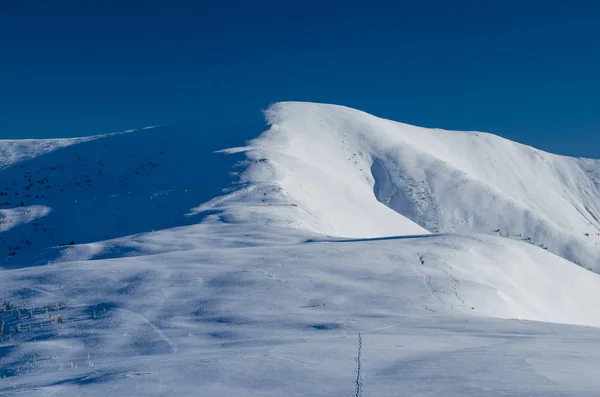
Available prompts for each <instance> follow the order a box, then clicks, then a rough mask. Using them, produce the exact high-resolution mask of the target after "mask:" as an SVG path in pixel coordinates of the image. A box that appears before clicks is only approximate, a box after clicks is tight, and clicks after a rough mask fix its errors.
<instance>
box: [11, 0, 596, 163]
mask: <svg viewBox="0 0 600 397" xmlns="http://www.w3.org/2000/svg"><path fill="white" fill-rule="evenodd" d="M92 3H93V5H92ZM281 100H302V101H318V102H328V103H337V104H343V105H347V106H351V107H356V108H360V109H362V110H365V111H368V112H370V113H373V114H375V115H378V116H382V117H387V118H391V119H394V120H398V121H403V122H407V123H411V124H417V125H423V126H431V127H440V128H447V129H467V130H483V131H490V132H494V133H497V134H499V135H502V136H505V137H507V138H510V139H514V140H518V141H521V142H524V143H527V144H532V145H534V146H537V147H540V148H542V149H545V150H550V151H553V152H558V153H563V154H569V155H576V156H587V157H597V158H600V2H598V1H577V0H574V1H563V0H561V1H554V0H545V1H527V0H521V1H511V0H497V1H496V0H485V1H475V0H472V1H446V0H436V1H426V0H420V1H419V0H414V1H385V2H378V1H355V0H347V1H345V2H341V1H339V2H338V1H327V0H323V1H315V0H304V1H285V0H277V1H270V0H269V1H261V0H256V1H247V0H230V1H225V0H220V1H216V0H215V1H189V0H188V1H178V0H169V1H163V0H161V1H154V0H146V1H139V2H138V1H127V0H123V1H113V0H107V1H60V0H57V1H28V0H19V1H3V2H1V4H0V136H1V137H3V138H7V137H29V136H31V137H34V136H35V137H48V136H75V135H89V134H95V133H102V132H109V131H115V130H122V129H127V128H133V127H140V126H145V125H150V124H163V123H173V122H177V121H183V120H197V121H199V122H200V124H199V125H200V126H202V128H201V129H200V132H199V133H202V134H220V135H223V134H226V135H228V136H229V137H234V138H236V139H237V138H238V137H239V139H240V141H241V140H243V139H245V138H248V137H252V136H254V135H256V134H257V133H258V132H260V131H261V130H262V115H261V113H260V109H261V108H265V107H266V106H267V105H268V104H269V103H271V102H274V101H281Z"/></svg>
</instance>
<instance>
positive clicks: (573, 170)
mask: <svg viewBox="0 0 600 397" xmlns="http://www.w3.org/2000/svg"><path fill="white" fill-rule="evenodd" d="M266 118H267V121H268V123H269V124H271V125H272V126H271V128H270V129H269V130H268V131H266V132H265V133H263V135H262V136H261V137H260V138H258V139H255V140H253V141H251V142H250V143H249V145H248V146H247V147H245V148H239V149H232V150H229V151H228V152H230V153H231V152H236V151H246V153H247V156H248V158H249V159H250V160H251V161H253V162H254V163H253V164H251V165H250V167H249V170H248V171H246V173H245V175H244V177H243V181H244V182H246V183H249V184H250V187H249V188H247V189H244V190H242V191H241V192H240V191H236V192H235V193H234V194H232V195H231V196H229V197H227V196H226V197H225V198H219V199H218V200H217V201H216V202H213V203H209V204H208V205H207V206H204V207H202V209H206V208H211V206H212V208H214V209H225V208H228V209H229V210H230V213H232V214H235V213H239V208H237V207H236V204H235V203H236V202H241V203H246V202H247V201H248V200H250V201H260V200H259V198H260V197H261V195H262V196H265V197H269V196H271V195H276V196H277V200H279V201H282V202H284V203H287V204H288V205H292V206H293V208H292V209H286V215H285V216H284V217H286V219H287V221H288V223H291V224H296V225H300V227H306V228H307V229H309V230H312V231H315V232H318V233H323V234H329V235H335V236H343V237H382V236H390V235H406V234H424V233H428V232H434V233H483V234H494V235H500V236H503V237H510V238H513V239H517V240H522V241H524V242H528V243H531V244H534V245H537V246H539V247H541V248H543V249H548V250H549V251H550V252H553V253H555V254H557V255H559V256H562V257H564V258H566V259H568V260H570V261H573V262H575V263H577V264H580V265H582V266H584V267H586V268H593V269H598V266H600V161H598V160H590V159H575V158H569V157H564V156H558V155H553V154H549V153H545V152H543V151H540V150H537V149H534V148H532V147H529V146H525V145H521V144H518V143H515V142H511V141H508V140H506V139H503V138H500V137H498V136H495V135H491V134H486V133H479V132H457V131H444V130H438V129H427V128H420V127H413V126H409V125H406V124H402V123H396V122H393V121H389V120H384V119H380V118H377V117H374V116H371V115H369V114H367V113H364V112H361V111H358V110H354V109H350V108H346V107H342V106H335V105H322V104H312V103H278V104H275V105H272V106H271V107H270V108H269V109H268V110H267V111H266ZM278 191H281V193H280V194H277V192H278ZM226 202H232V204H231V205H230V206H229V207H228V206H227V205H224V203H226ZM381 203H383V204H385V206H383V205H381ZM234 208H235V209H234ZM389 209H392V210H393V212H392V211H389ZM246 216H247V215H246Z"/></svg>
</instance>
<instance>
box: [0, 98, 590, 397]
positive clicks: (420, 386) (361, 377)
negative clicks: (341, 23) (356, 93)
mask: <svg viewBox="0 0 600 397" xmlns="http://www.w3.org/2000/svg"><path fill="white" fill-rule="evenodd" d="M266 116H267V122H268V123H269V124H270V128H269V129H268V130H267V131H266V132H264V133H263V134H262V135H261V136H259V137H258V138H256V139H254V140H252V141H250V142H248V143H247V144H246V145H245V146H242V147H237V148H233V149H227V150H223V151H221V152H220V153H215V154H211V153H210V152H211V151H212V149H213V148H212V147H211V146H213V144H214V142H212V143H211V144H210V145H208V144H206V142H205V141H203V138H202V136H203V135H202V134H199V133H198V132H197V130H195V129H194V128H189V127H185V126H170V127H169V126H167V127H157V128H150V129H144V130H138V131H128V132H124V133H119V134H110V135H107V136H97V137H92V138H86V139H79V140H52V141H39V140H38V141H5V142H0V153H2V155H1V156H2V157H1V158H0V161H1V162H2V164H3V168H2V169H1V170H0V183H1V184H2V186H0V187H2V188H3V189H4V194H3V195H4V196H5V197H4V198H5V202H4V203H3V205H2V207H1V208H0V213H1V216H2V220H1V223H0V237H1V241H0V244H1V245H0V247H1V248H2V249H4V250H5V251H6V257H5V258H4V260H3V262H2V265H1V266H2V269H1V270H0V298H2V301H3V302H4V303H3V304H2V306H1V307H0V318H2V320H3V321H2V324H3V326H2V335H1V336H0V338H1V342H0V392H1V393H2V395H27V396H34V395H44V396H46V395H65V394H72V395H90V396H101V395H115V396H131V395H140V396H142V395H143V396H153V395H156V396H162V395H165V396H167V395H168V396H177V395H185V396H187V395H206V396H213V395H228V396H246V395H247V396H250V395H251V396H282V395H285V396H309V395H310V396H355V397H358V396H365V397H366V396H370V395H398V394H400V395H404V394H406V395H411V396H438V395H444V396H483V395H485V396H506V395H511V396H551V395H556V396H564V395H578V396H593V395H595V394H596V393H597V390H598V387H599V386H600V381H599V380H598V378H597V376H596V374H595V367H596V366H597V365H598V364H600V349H599V348H598V347H597V344H596V343H595V340H596V338H597V328H596V327H600V314H598V313H597V310H596V308H597V307H598V305H600V276H598V275H597V274H595V273H594V272H591V271H588V270H586V269H585V268H591V269H593V270H599V269H598V263H599V261H598V259H599V257H600V253H599V251H600V247H599V246H598V243H599V242H600V236H599V235H598V233H599V230H600V222H599V219H600V218H599V217H600V193H599V190H598V187H599V185H600V162H599V161H596V160H588V159H573V158H567V157H562V156H557V155H552V154H549V153H544V152H541V151H539V150H536V149H534V148H531V147H527V146H524V145H520V144H517V143H514V142H510V141H507V140H504V139H502V138H499V137H496V136H494V135H490V134H484V133H479V132H469V133H467V132H454V131H443V130H432V129H425V128H418V127H412V126H408V125H405V124H400V123H396V122H392V121H389V120H383V119H380V118H377V117H374V116H371V115H368V114H366V113H363V112H360V111H357V110H353V109H349V108H345V107H341V106H333V105H321V104H310V103H279V104H275V105H273V106H271V107H270V108H269V109H268V110H267V111H266ZM21 202H22V203H21ZM17 247H18V248H17ZM580 265H581V266H580ZM6 301H10V302H11V303H10V304H8V303H7V302H6ZM17 307H18V309H17ZM59 319H60V320H59Z"/></svg>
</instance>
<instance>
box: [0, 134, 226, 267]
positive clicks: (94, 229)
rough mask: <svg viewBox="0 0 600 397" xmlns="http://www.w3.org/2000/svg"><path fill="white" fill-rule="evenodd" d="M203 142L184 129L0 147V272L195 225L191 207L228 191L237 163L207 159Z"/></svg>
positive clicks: (208, 149) (11, 143)
mask: <svg viewBox="0 0 600 397" xmlns="http://www.w3.org/2000/svg"><path fill="white" fill-rule="evenodd" d="M207 142H208V143H210V139H207V138H205V137H203V136H202V135H201V134H197V133H196V129H195V126H194V125H191V124H190V125H174V126H166V127H157V128H146V129H140V130H135V131H127V132H124V133H116V134H107V135H102V136H96V137H91V138H78V139H51V140H22V141H0V163H1V164H2V165H3V167H2V168H1V169H0V267H15V266H22V265H31V264H41V263H45V262H46V261H48V260H51V259H55V258H57V257H59V256H60V255H61V253H60V248H61V247H65V246H67V247H68V246H69V245H70V244H73V243H74V244H82V243H92V242H97V241H102V240H107V239H114V238H117V237H123V236H129V235H133V234H137V233H144V232H151V231H153V230H160V229H167V228H171V227H176V226H183V225H189V224H193V223H198V222H200V221H201V220H202V218H201V217H194V216H190V215H189V210H190V208H192V207H194V206H197V205H198V204H201V203H203V202H205V201H207V200H209V199H211V198H212V197H214V196H215V195H218V194H220V193H221V190H220V189H222V188H225V187H227V186H228V185H229V184H230V177H229V175H228V169H229V168H230V167H231V166H232V163H233V162H234V161H235V158H226V157H225V156H218V155H211V154H210V152H211V150H214V149H215V148H214V147H213V148H211V147H210V146H209V145H208V146H207ZM213 169H217V170H219V171H220V172H212V171H211V170H213Z"/></svg>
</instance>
